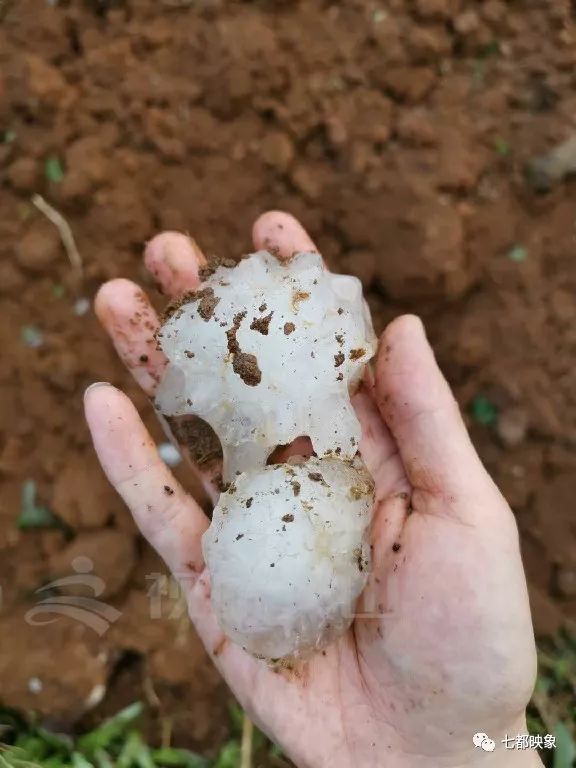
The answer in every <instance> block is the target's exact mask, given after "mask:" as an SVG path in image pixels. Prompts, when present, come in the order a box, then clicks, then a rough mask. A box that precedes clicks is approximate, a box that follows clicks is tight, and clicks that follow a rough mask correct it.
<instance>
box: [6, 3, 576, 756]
mask: <svg viewBox="0 0 576 768" xmlns="http://www.w3.org/2000/svg"><path fill="white" fill-rule="evenodd" d="M574 13H575V11H574V4H573V3H572V4H571V3H569V2H561V1H560V0H558V1H557V2H551V1H546V0H519V1H518V2H516V3H514V4H509V3H505V2H503V1H502V0H487V1H486V2H483V3H476V2H472V0H387V2H386V3H383V4H381V5H378V4H377V3H375V2H373V0H349V2H346V3H336V2H322V1H321V0H310V1H309V2H305V3H304V2H297V1H296V2H293V3H280V2H272V1H271V0H259V1H258V2H251V3H245V2H240V1H238V2H231V3H224V2H223V0H200V1H199V2H194V3H188V2H182V3H175V2H163V0H139V1H138V2H131V1H130V0H105V1H104V2H101V1H99V2H96V0H84V1H83V2H80V0H60V2H57V3H38V2H36V1H35V0H18V2H14V1H12V0H6V2H4V3H0V186H1V189H0V312H1V316H2V323H1V324H0V348H1V350H2V354H1V355H0V585H1V590H2V591H1V593H0V595H1V604H0V691H1V693H2V699H3V700H4V701H5V703H7V704H10V705H12V706H15V707H21V708H24V709H29V710H32V709H34V710H37V711H39V712H41V713H42V714H43V715H44V716H45V717H46V718H47V719H48V721H50V722H55V723H58V724H64V725H71V724H74V723H76V722H77V721H78V718H84V719H85V721H86V719H87V718H88V719H90V718H92V719H97V718H101V717H102V716H104V715H105V714H107V713H109V712H112V711H115V710H117V709H118V707H119V706H120V705H122V704H124V703H128V702H129V701H133V700H134V699H136V698H138V699H142V700H144V701H146V702H147V704H148V717H149V726H150V732H151V735H152V737H153V738H156V739H157V738H159V736H158V734H159V727H160V726H159V724H160V723H161V722H164V721H165V720H166V718H170V719H171V722H172V726H173V738H174V742H175V743H177V744H180V745H183V746H190V747H193V748H196V749H201V750H202V751H208V752H210V751H212V752H213V751H215V750H217V748H218V745H219V744H220V743H221V742H222V740H223V739H224V738H225V736H226V727H227V726H226V722H227V718H226V714H225V710H226V701H227V696H228V694H227V692H226V689H225V687H224V685H223V684H222V683H221V681H220V679H219V676H218V674H217V673H216V672H215V670H214V669H213V667H212V665H211V663H210V661H209V659H208V658H207V655H206V653H205V652H204V650H203V649H202V647H201V644H200V642H199V640H198V638H197V636H196V634H195V632H194V630H193V629H192V628H191V627H190V625H189V623H188V621H187V619H186V615H185V611H184V608H183V603H182V601H181V600H180V599H179V597H178V592H177V590H176V588H175V587H174V585H172V584H170V583H169V582H168V581H167V579H166V576H165V568H164V566H163V564H162V563H161V562H160V561H159V559H158V558H157V557H156V555H154V554H153V553H152V552H151V551H150V549H149V548H148V547H147V546H146V545H145V544H144V542H143V541H142V539H141V538H140V537H139V535H138V533H137V531H136V529H135V526H134V524H133V523H132V521H131V519H130V516H129V515H128V513H127V511H126V510H125V508H124V506H123V504H122V503H121V502H120V500H119V499H118V498H116V496H115V495H114V493H113V492H112V491H111V489H110V488H109V486H108V484H107V482H106V480H105V478H104V476H103V474H102V472H101V471H100V469H99V467H98V465H97V462H96V460H95V457H94V454H93V451H92V448H91V446H90V440H89V437H88V432H87V429H86V427H85V424H84V420H83V416H82V392H83V390H84V387H85V386H86V385H87V384H89V383H91V382H93V381H99V380H107V381H110V382H112V383H114V384H116V385H118V386H120V387H122V388H123V389H124V390H125V391H126V392H127V393H128V394H129V395H130V397H132V399H133V400H134V402H135V404H136V405H137V407H138V408H139V409H140V411H141V412H142V414H143V416H144V419H145V422H146V424H147V425H148V426H149V428H150V429H151V430H152V433H153V435H154V437H155V439H157V440H158V441H162V440H164V439H165V438H164V436H163V433H162V430H161V428H160V427H159V425H158V424H157V423H156V420H155V417H154V414H153V409H152V407H151V405H150V404H149V402H148V401H147V399H146V398H145V397H144V396H143V395H142V394H141V393H140V392H139V391H138V389H137V387H136V385H135V384H134V383H133V382H132V381H131V380H130V378H129V376H128V375H127V374H126V372H125V371H124V370H123V368H122V366H121V364H120V363H119V362H118V360H117V358H116V355H115V353H114V350H113V349H112V347H111V345H110V343H109V342H108V340H107V339H106V338H105V336H104V334H103V332H102V331H101V330H100V328H99V327H98V324H97V322H96V319H95V317H94V313H93V311H92V309H89V311H87V312H83V309H85V306H84V307H82V303H80V304H78V303H77V299H79V298H87V299H89V300H90V302H92V300H93V298H94V294H95V292H96V290H97V288H98V286H99V285H101V284H102V282H103V281H105V280H109V279H111V278H115V277H127V278H131V279H134V280H137V281H139V282H140V283H141V284H143V286H144V287H145V288H146V289H147V290H148V291H149V292H150V294H151V295H152V296H153V298H154V301H155V303H156V305H157V306H158V307H160V306H161V304H162V300H161V297H160V296H159V294H158V293H157V292H156V290H155V287H154V282H153V279H152V277H150V276H149V275H147V274H146V272H145V271H144V269H143V266H142V261H141V252H142V247H143V244H144V242H145V241H146V240H147V239H148V238H150V237H151V236H152V235H153V234H155V233H156V232H158V231H160V230H163V229H172V230H178V231H182V232H189V233H190V234H191V235H192V236H193V237H194V238H195V239H196V240H197V241H198V243H199V244H200V246H201V247H202V248H203V249H204V250H205V251H206V252H207V253H209V254H211V255H216V256H217V258H218V259H229V258H230V257H231V256H234V257H236V256H237V255H239V254H241V253H246V252H249V251H250V249H251V244H250V241H249V232H250V227H251V225H252V222H253V221H254V219H255V218H256V217H257V216H258V214H260V213H261V212H262V211H264V210H266V209H269V208H281V209H286V210H288V211H290V212H292V213H293V214H295V215H296V216H297V217H299V218H300V219H301V221H302V222H303V223H304V225H305V226H306V227H307V228H308V230H309V232H310V233H311V235H312V237H313V238H314V240H315V241H316V243H317V244H318V246H319V248H320V250H321V251H322V253H323V255H324V256H325V258H326V260H327V261H328V263H329V265H330V267H331V268H333V269H334V270H339V271H342V272H349V273H353V274H356V275H358V276H359V277H360V278H361V279H362V281H363V283H364V287H365V290H366V292H367V296H368V300H369V303H370V306H371V309H372V313H373V316H374V319H375V323H376V326H377V330H381V329H382V328H383V327H384V325H385V323H386V322H388V321H389V320H391V319H392V318H393V317H394V316H396V315H397V314H399V313H401V312H406V311H411V312H417V313H418V314H420V315H421V316H422V318H423V320H424V322H425V323H426V327H427V331H428V334H429V336H430V339H431V341H432V343H433V346H434V348H435V350H436V353H437V355H438V358H439V361H440V364H441V365H442V368H443V369H444V371H445V372H446V374H447V376H448V378H449V380H450V382H451V384H452V385H453V387H454V390H455V392H456V395H457V397H458V400H459V402H460V404H461V406H462V409H463V411H464V412H465V413H466V414H467V419H468V422H469V425H470V427H471V430H472V436H473V439H474V441H475V443H476V445H477V447H478V449H479V451H480V453H481V456H482V458H483V460H484V462H485V463H486V465H487V467H488V469H489V470H490V472H491V473H492V475H493V476H494V478H495V480H496V482H497V483H498V484H499V485H500V487H501V489H502V490H503V492H504V494H505V495H506V497H507V498H508V500H509V501H510V503H511V505H512V507H513V509H514V512H515V514H516V517H517V520H518V525H519V528H520V532H521V537H522V545H523V551H524V557H525V563H526V568H527V573H528V579H529V584H530V594H531V599H532V605H533V610H534V618H535V623H536V628H537V632H538V633H539V634H542V633H548V632H553V631H555V630H556V629H557V628H558V627H559V626H561V625H562V624H563V623H565V622H566V621H569V620H571V619H572V620H573V619H574V613H575V608H576V522H575V518H574V515H573V502H574V498H575V497H576V472H575V469H576V452H575V450H574V447H575V443H576V367H575V365H574V360H575V356H576V302H575V301H574V296H575V295H576V269H575V266H574V265H575V263H576V262H575V247H576V246H575V241H574V211H575V210H576V181H575V180H573V179H571V178H570V177H566V178H563V176H564V174H563V173H559V172H558V169H557V167H556V166H557V159H558V157H564V154H565V151H564V150H563V151H562V152H559V153H556V154H555V155H554V158H555V160H554V162H555V163H556V165H555V166H554V168H555V170H554V174H555V175H554V178H553V179H552V180H551V181H550V183H547V184H545V185H543V184H542V183H540V182H539V183H538V189H539V191H538V192H537V191H535V190H534V185H532V186H531V184H530V177H529V176H528V177H527V176H526V175H525V174H524V170H523V169H524V168H525V167H526V165H527V164H528V163H531V162H533V161H534V159H535V158H539V157H542V156H544V155H546V154H547V153H549V152H550V151H551V150H552V149H554V148H555V147H557V146H559V145H560V144H562V142H565V141H567V140H569V139H571V138H573V136H574V133H575V132H576V124H575V122H574V115H575V114H576V67H575V66H574V65H575V63H576V61H575V42H574V41H575V35H574ZM573 166H574V168H576V164H574V163H573ZM542 167H543V166H542V164H541V163H540V165H538V168H540V169H541V168H542ZM543 188H545V189H546V190H547V191H546V192H545V193H543V192H542V189H543ZM34 194H40V195H42V196H43V197H44V198H45V199H46V200H48V201H49V202H50V204H51V205H53V206H54V207H55V208H57V209H58V210H59V211H60V212H61V213H62V214H63V215H64V217H65V218H66V220H67V221H68V223H69V224H70V226H71V228H72V231H73V233H74V236H75V239H76V243H77V246H78V250H79V252H80V254H81V258H82V262H83V266H84V280H83V283H82V284H78V282H77V280H75V278H74V275H73V272H72V271H71V269H70V266H69V264H68V261H67V258H66V254H65V251H64V250H63V247H62V243H61V240H60V237H59V235H58V232H57V231H56V229H55V227H54V226H53V225H52V224H51V223H50V222H49V221H47V220H46V219H45V218H44V217H43V215H42V214H41V213H40V212H39V211H38V210H37V209H36V208H35V207H34V206H33V205H32V204H31V198H32V196H33V195H34ZM208 309H209V308H208ZM293 330H294V327H293V326H292V325H291V324H287V325H286V326H285V333H291V332H292V331H293ZM479 398H480V399H479ZM487 407H488V410H487ZM472 412H475V413H476V416H477V417H476V419H474V418H472V417H471V415H470V414H471V413H472ZM494 412H496V413H497V418H496V420H494ZM481 422H486V423H481ZM176 474H177V475H178V477H179V479H180V480H182V481H183V482H184V483H185V484H187V486H188V487H189V488H191V490H192V491H193V492H197V491H198V490H199V489H198V488H197V487H196V486H194V484H193V481H191V479H190V475H189V473H186V472H185V470H184V469H183V468H182V467H179V468H178V469H177V470H176ZM25 480H33V481H34V483H35V484H36V489H37V498H38V501H39V503H41V504H42V505H44V506H47V507H49V508H50V509H52V510H53V512H54V513H55V514H56V515H57V516H58V517H59V518H60V519H61V520H62V521H63V522H64V523H65V525H66V530H61V529H56V530H49V531H31V532H23V531H19V530H18V528H17V526H16V520H17V517H18V515H19V513H20V509H21V493H22V486H23V482H24V481H25ZM103 535H104V536H105V537H106V541H105V542H104V543H103V540H102V536H103ZM88 556H89V557H90V559H91V561H92V563H93V571H94V573H93V574H91V576H97V577H101V578H103V579H104V580H105V582H106V585H107V586H106V589H107V591H106V593H105V600H104V602H105V605H106V606H108V607H107V608H102V607H101V609H100V613H98V611H96V614H95V612H94V611H91V612H89V613H90V615H91V616H94V615H98V616H100V618H101V621H100V622H98V621H92V623H82V622H78V621H74V620H72V619H71V618H66V617H62V616H58V615H56V616H50V617H49V618H56V619H57V620H56V621H54V622H53V623H46V624H44V625H43V626H42V627H41V629H40V628H38V627H37V626H36V625H35V624H34V622H41V621H45V620H46V614H41V613H39V612H38V604H39V602H40V600H42V599H46V598H47V597H48V595H49V594H50V593H47V592H40V593H37V590H39V589H40V588H41V587H42V586H44V585H46V584H48V583H50V582H51V581H53V580H54V579H56V578H59V577H61V576H64V575H70V574H73V573H76V575H77V576H78V579H79V580H80V582H81V584H84V585H85V588H86V590H87V594H89V595H92V596H93V597H94V595H96V597H95V598H94V599H98V587H97V584H96V582H93V581H90V580H89V579H88V580H87V576H88V575H90V574H86V572H85V568H86V559H85V557H88ZM83 557H84V559H83ZM89 584H90V585H91V586H88V585H89ZM102 622H104V631H102V632H101V633H99V629H102V626H103V625H102Z"/></svg>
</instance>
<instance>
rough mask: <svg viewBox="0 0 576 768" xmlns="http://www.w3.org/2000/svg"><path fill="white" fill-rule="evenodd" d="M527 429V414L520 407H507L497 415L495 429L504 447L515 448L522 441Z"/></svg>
mask: <svg viewBox="0 0 576 768" xmlns="http://www.w3.org/2000/svg"><path fill="white" fill-rule="evenodd" d="M527 430H528V415H527V413H526V411H524V410H522V408H507V409H506V410H504V411H502V413H501V414H500V416H499V417H498V422H497V424H496V431H497V433H498V437H499V438H500V440H501V441H502V443H503V444H504V445H505V446H506V448H516V447H518V446H519V445H521V443H523V442H524V440H525V438H526V432H527Z"/></svg>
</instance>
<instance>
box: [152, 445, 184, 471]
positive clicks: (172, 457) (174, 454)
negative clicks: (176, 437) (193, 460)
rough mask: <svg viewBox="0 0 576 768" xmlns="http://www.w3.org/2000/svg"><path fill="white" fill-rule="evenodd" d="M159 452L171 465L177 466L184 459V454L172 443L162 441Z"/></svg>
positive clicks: (165, 461) (166, 462)
mask: <svg viewBox="0 0 576 768" xmlns="http://www.w3.org/2000/svg"><path fill="white" fill-rule="evenodd" d="M158 453H159V454H160V458H161V459H162V461H163V462H164V463H165V464H167V465H168V466H169V467H176V466H178V464H180V462H181V461H182V455H181V453H180V451H179V450H178V448H176V446H174V445H172V443H160V445H159V446H158Z"/></svg>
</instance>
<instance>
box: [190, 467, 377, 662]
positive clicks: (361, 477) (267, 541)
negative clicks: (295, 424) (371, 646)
mask: <svg viewBox="0 0 576 768" xmlns="http://www.w3.org/2000/svg"><path fill="white" fill-rule="evenodd" d="M373 489H374V486H373V482H372V480H371V478H370V475H369V474H368V472H367V471H366V469H365V467H364V465H363V463H362V462H361V460H359V459H358V458H356V459H355V460H354V462H348V461H342V460H341V459H338V458H322V459H318V458H309V459H307V460H300V462H299V463H287V464H277V465H270V466H267V467H265V468H264V469H263V470H262V471H259V472H256V473H252V474H242V475H240V476H239V477H238V478H236V479H235V480H234V483H233V484H232V485H231V486H230V488H229V489H228V490H227V491H226V492H225V493H223V494H222V495H221V497H220V501H219V503H218V506H217V507H216V509H215V510H214V515H213V518H212V524H211V526H210V528H209V529H208V530H207V531H206V533H205V534H204V536H203V539H202V546H203V551H204V557H205V559H206V563H207V565H208V568H209V571H210V578H211V596H212V605H213V607H214V610H215V612H216V616H217V617H218V620H219V622H220V625H221V627H222V628H223V630H224V631H225V632H226V634H227V635H228V636H229V637H230V638H232V640H234V641H235V642H236V643H238V644H239V645H242V646H243V647H244V648H245V649H246V650H247V651H249V652H250V653H252V654H253V655H255V656H258V657H262V658H267V659H279V658H282V657H286V656H302V655H305V654H307V653H309V652H310V651H313V650H317V649H320V648H322V647H323V646H325V645H327V644H328V643H329V642H330V641H331V640H333V639H334V638H335V637H337V636H339V635H341V634H342V633H343V632H344V631H346V629H347V628H348V626H349V625H350V623H351V621H352V618H353V614H354V607H355V604H356V600H357V598H358V596H359V594H360V592H361V591H362V589H363V588H364V585H365V583H366V579H367V572H368V569H369V567H370V549H369V546H368V540H367V536H368V528H369V525H370V518H371V513H372V504H373Z"/></svg>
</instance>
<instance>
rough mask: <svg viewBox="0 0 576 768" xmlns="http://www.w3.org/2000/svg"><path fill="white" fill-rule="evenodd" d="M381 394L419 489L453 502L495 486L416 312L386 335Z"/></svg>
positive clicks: (379, 398) (380, 372)
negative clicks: (479, 455)
mask: <svg viewBox="0 0 576 768" xmlns="http://www.w3.org/2000/svg"><path fill="white" fill-rule="evenodd" d="M376 400H377V403H378V407H379V409H380V412H381V414H382V416H383V418H384V421H385V422H386V424H387V426H388V428H389V429H390V432H391V433H392V435H393V436H394V439H395V441H396V443H397V445H398V450H399V452H400V456H401V459H402V463H403V465H404V468H405V471H406V474H407V476H408V479H409V480H410V483H411V485H412V486H413V487H414V488H415V489H418V490H419V491H423V492H425V493H427V494H430V495H432V496H438V497H441V498H442V499H443V500H444V501H445V502H447V504H446V506H447V508H450V506H451V505H452V504H453V503H454V502H456V500H457V499H458V498H459V497H462V496H466V497H468V498H470V497H473V496H474V494H475V492H477V491H480V490H482V491H483V492H485V491H486V490H487V489H488V488H491V489H492V490H495V486H494V485H493V484H492V482H491V480H490V478H489V476H488V474H487V473H486V471H485V469H484V467H483V466H482V463H481V461H480V459H479V457H478V454H477V453H476V451H475V449H474V446H473V445H472V442H471V440H470V437H469V435H468V432H467V430H466V427H465V425H464V421H463V419H462V416H461V414H460V410H459V408H458V404H457V402H456V400H455V399H454V396H453V394H452V392H451V390H450V387H449V385H448V383H447V381H446V379H445V378H444V376H443V375H442V372H441V371H440V369H439V367H438V364H437V362H436V359H435V357H434V353H433V351H432V348H431V347H430V344H429V343H428V340H427V339H426V334H425V332H424V327H423V325H422V322H421V321H420V319H419V318H417V317H415V316H413V315H404V316H402V317H399V318H397V319H396V320H394V321H393V322H392V323H390V325H389V326H388V327H387V328H386V330H385V331H384V333H383V335H382V337H381V340H380V345H379V350H378V356H377V362H376Z"/></svg>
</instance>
